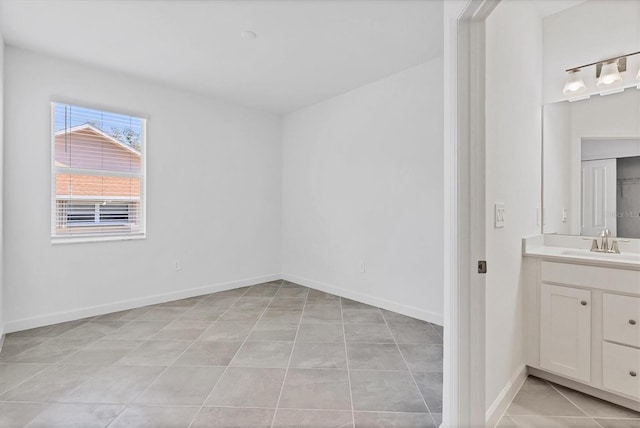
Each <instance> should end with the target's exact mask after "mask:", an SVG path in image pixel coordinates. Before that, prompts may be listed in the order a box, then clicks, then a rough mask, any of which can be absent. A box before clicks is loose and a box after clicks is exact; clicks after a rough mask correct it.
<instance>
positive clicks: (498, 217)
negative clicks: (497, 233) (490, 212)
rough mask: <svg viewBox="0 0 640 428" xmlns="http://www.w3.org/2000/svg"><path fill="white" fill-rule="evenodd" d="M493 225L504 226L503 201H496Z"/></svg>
mask: <svg viewBox="0 0 640 428" xmlns="http://www.w3.org/2000/svg"><path fill="white" fill-rule="evenodd" d="M493 226H494V227H496V228H497V227H504V203H503V202H496V204H495V209H494V221H493Z"/></svg>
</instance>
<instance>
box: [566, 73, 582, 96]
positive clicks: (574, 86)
mask: <svg viewBox="0 0 640 428" xmlns="http://www.w3.org/2000/svg"><path fill="white" fill-rule="evenodd" d="M568 73H569V77H568V78H567V81H566V83H565V84H564V89H562V93H563V94H565V95H577V94H579V93H582V92H585V91H586V90H587V86H586V85H585V84H584V79H583V78H582V75H581V74H580V69H576V70H569V71H568Z"/></svg>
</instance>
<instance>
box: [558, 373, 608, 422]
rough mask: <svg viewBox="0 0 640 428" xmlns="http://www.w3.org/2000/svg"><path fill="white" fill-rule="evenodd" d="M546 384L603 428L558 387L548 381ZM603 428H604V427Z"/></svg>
mask: <svg viewBox="0 0 640 428" xmlns="http://www.w3.org/2000/svg"><path fill="white" fill-rule="evenodd" d="M545 383H546V384H547V385H549V386H550V387H551V388H552V389H553V390H554V391H556V392H557V393H558V394H560V396H561V397H562V398H564V399H565V400H567V401H568V402H569V403H571V404H573V405H574V406H575V407H576V408H577V409H578V410H580V411H581V412H582V413H584V414H585V416H587V417H589V418H590V419H591V420H592V421H593V422H594V423H595V424H596V425H598V426H600V427H602V425H601V424H600V423H599V422H598V421H596V420H595V419H594V418H593V417H591V416H590V415H589V414H588V413H587V412H585V411H584V409H583V408H582V407H580V406H578V405H577V404H576V403H574V402H573V401H572V400H571V399H570V398H569V397H567V396H566V395H564V394H563V393H562V391H560V390H559V389H558V388H556V387H555V385H553V384H552V383H551V382H549V381H547V380H545ZM602 428H604V427H602Z"/></svg>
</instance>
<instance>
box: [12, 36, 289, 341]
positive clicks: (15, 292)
mask: <svg viewBox="0 0 640 428" xmlns="http://www.w3.org/2000/svg"><path fill="white" fill-rule="evenodd" d="M5 79H6V85H5V105H6V109H5V115H6V116H5V118H6V120H5V123H6V127H5V218H4V226H5V232H6V233H5V248H6V251H5V257H4V262H5V267H6V269H5V272H4V280H5V284H4V286H5V287H4V288H5V305H4V311H5V320H6V322H7V330H8V331H10V330H17V329H22V328H26V327H31V326H34V325H41V324H48V323H51V322H56V321H61V320H64V319H70V318H76V317H78V316H84V315H91V314H92V313H96V312H106V311H110V310H114V309H118V308H121V307H124V306H137V305H140V303H147V302H150V301H153V300H154V297H153V296H158V295H163V294H171V293H173V294H171V297H172V298H178V297H182V296H186V295H193V294H202V293H204V292H209V291H215V290H216V289H217V288H216V287H215V286H216V285H218V286H219V287H232V286H238V285H241V284H245V283H252V282H257V281H261V280H263V279H265V278H277V277H278V276H279V272H280V247H281V245H280V236H281V230H280V219H281V175H280V171H281V156H280V152H281V121H280V119H279V118H278V117H276V116H274V115H271V114H267V113H262V112H259V111H256V110H251V109H247V108H243V107H238V106H234V105H230V104H224V103H221V102H216V101H213V100H211V99H207V98H204V97H201V96H198V95H195V94H190V93H186V92H181V91H177V90H171V89H167V88H164V87H161V86H158V85H155V84H151V83H148V82H146V81H143V80H139V79H135V78H132V77H127V76H124V75H119V74H116V73H111V72H107V71H102V70H98V69H94V68H90V67H86V66H83V65H79V64H76V63H71V62H67V61H64V60H61V59H56V58H52V57H47V56H42V55H38V54H34V53H30V52H27V51H24V50H20V49H16V48H13V47H8V48H7V49H6V56H5ZM52 97H64V100H76V101H77V103H78V104H84V105H87V106H94V107H102V108H108V109H112V110H116V111H117V110H118V109H119V108H120V109H124V110H125V111H126V112H139V113H142V114H145V115H148V117H149V121H148V123H147V149H148V150H147V152H148V155H147V164H148V168H147V173H148V175H147V180H148V185H147V196H148V199H147V239H146V240H140V241H126V242H122V241H121V242H101V243H90V244H66V245H52V244H51V242H50V202H49V201H50V192H51V177H50V174H51V167H50V164H51V159H50V156H51V138H50V126H51V125H50V105H49V102H50V101H51V99H52ZM54 99H55V98H54ZM177 258H180V259H181V260H182V270H181V271H175V270H174V268H173V267H174V259H177ZM212 285H213V286H214V287H209V286H212ZM199 287H204V288H199ZM195 288H199V289H196V290H193V289H195ZM164 298H166V296H165V297H164ZM135 299H141V300H135ZM161 299H163V297H157V298H156V300H161ZM118 302H125V303H120V304H118ZM104 305H106V306H104Z"/></svg>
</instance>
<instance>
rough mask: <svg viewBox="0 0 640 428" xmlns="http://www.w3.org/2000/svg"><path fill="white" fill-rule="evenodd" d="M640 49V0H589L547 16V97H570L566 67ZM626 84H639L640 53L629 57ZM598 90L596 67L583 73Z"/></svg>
mask: <svg viewBox="0 0 640 428" xmlns="http://www.w3.org/2000/svg"><path fill="white" fill-rule="evenodd" d="M639 50H640V0H588V1H586V2H584V3H581V4H579V5H578V6H574V7H572V8H569V9H566V10H564V11H562V12H560V13H557V14H555V15H551V16H548V17H546V18H545V19H544V52H543V66H544V68H543V85H544V86H543V88H544V89H543V99H544V102H545V103H550V102H554V101H558V100H562V99H566V97H565V96H564V94H563V93H562V88H563V87H564V82H565V81H566V79H567V73H566V72H565V70H566V69H569V68H572V67H578V66H581V65H584V64H591V63H592V62H595V61H600V60H604V59H607V58H611V57H615V56H617V55H624V54H628V53H631V52H637V51H639ZM627 65H628V69H629V71H628V72H626V73H623V78H624V79H625V82H624V84H623V86H629V85H636V84H637V80H636V79H635V76H636V73H637V72H638V68H640V55H635V56H633V57H630V58H629V59H628V64H627ZM582 74H583V77H584V79H585V83H586V84H587V88H588V92H589V93H594V92H598V91H599V89H598V88H597V87H596V85H595V81H596V76H595V66H592V67H589V68H586V69H584V70H583V72H582Z"/></svg>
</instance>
